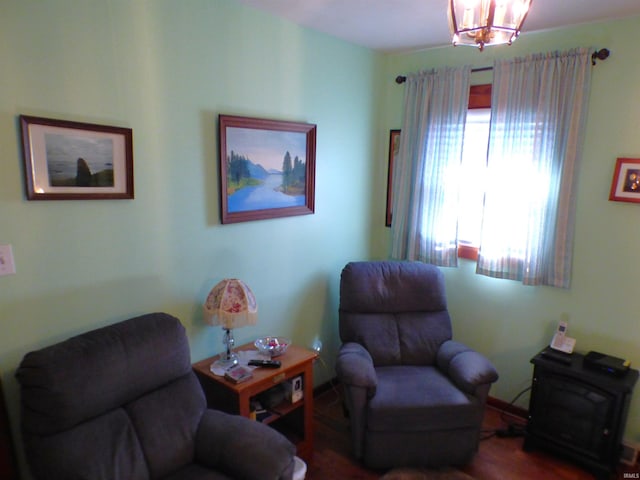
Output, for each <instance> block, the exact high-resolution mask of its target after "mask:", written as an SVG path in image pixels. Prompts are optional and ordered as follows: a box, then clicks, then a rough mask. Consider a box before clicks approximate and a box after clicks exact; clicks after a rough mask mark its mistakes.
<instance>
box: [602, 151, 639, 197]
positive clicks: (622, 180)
mask: <svg viewBox="0 0 640 480" xmlns="http://www.w3.org/2000/svg"><path fill="white" fill-rule="evenodd" d="M609 200H612V201H615V202H632V203H640V158H618V159H617V160H616V166H615V169H614V172H613V180H612V182H611V191H610V192H609Z"/></svg>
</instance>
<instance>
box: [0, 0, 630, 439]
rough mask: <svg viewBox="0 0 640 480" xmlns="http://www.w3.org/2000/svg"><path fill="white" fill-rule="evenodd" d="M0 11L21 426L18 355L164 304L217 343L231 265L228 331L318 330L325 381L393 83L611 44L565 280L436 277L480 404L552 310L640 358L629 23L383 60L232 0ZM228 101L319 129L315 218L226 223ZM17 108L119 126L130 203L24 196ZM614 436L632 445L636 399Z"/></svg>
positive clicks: (3, 213)
mask: <svg viewBox="0 0 640 480" xmlns="http://www.w3.org/2000/svg"><path fill="white" fill-rule="evenodd" d="M0 11H2V14H1V15H0V66H1V67H2V74H0V165H1V166H2V169H1V170H0V243H10V244H12V245H13V249H14V255H15V259H16V264H17V270H18V273H17V275H13V276H9V277H0V332H2V333H1V334H0V373H1V374H2V379H3V382H4V384H5V389H6V390H7V391H6V393H7V397H8V401H9V407H10V411H11V412H10V413H11V416H12V418H11V420H12V423H13V425H14V427H16V428H17V420H18V419H17V413H18V393H17V386H16V384H15V381H14V379H13V373H14V371H15V368H16V366H17V364H18V363H19V361H20V359H21V358H22V356H23V355H24V354H25V353H26V352H27V351H29V350H32V349H35V348H40V347H42V346H45V345H48V344H51V343H53V342H55V341H58V340H62V339H65V338H67V337H68V336H70V335H73V334H76V333H79V332H83V331H86V330H89V329H91V328H95V327H98V326H102V325H106V324H109V323H113V322H115V321H117V320H121V319H125V318H129V317H131V316H133V315H137V314H141V313H145V312H149V311H157V310H162V311H167V312H169V313H171V314H174V315H176V316H178V317H179V318H180V319H181V320H182V322H183V323H184V324H185V326H186V328H187V330H188V334H189V338H190V342H191V347H192V355H193V359H194V360H197V359H200V358H203V357H205V356H208V355H210V354H212V353H216V352H217V351H218V350H219V349H220V347H221V345H220V341H221V332H220V331H219V329H216V328H210V327H207V326H206V325H204V324H203V322H202V318H201V314H200V305H201V303H202V301H203V300H204V298H205V296H206V293H207V292H208V290H209V289H210V288H211V286H213V285H214V284H215V283H216V282H217V281H218V280H220V279H222V278H224V277H228V276H237V277H239V278H242V279H244V280H245V281H246V282H247V283H248V284H249V285H250V286H251V287H252V288H253V290H254V292H255V293H256V296H257V298H258V302H259V306H260V318H259V324H258V325H257V326H256V327H249V328H244V329H239V330H237V331H236V336H237V339H238V341H239V342H244V341H250V340H252V339H254V338H255V337H256V336H258V335H259V334H266V333H279V334H284V335H290V336H291V337H292V338H293V340H294V341H295V342H296V343H298V344H301V345H309V344H310V343H311V341H312V340H313V339H314V337H315V336H316V335H318V336H319V337H320V338H321V339H322V340H323V342H324V354H323V357H324V359H325V360H326V362H327V367H326V368H325V367H324V366H323V365H322V364H318V365H317V367H316V371H315V373H316V383H320V382H324V381H326V380H327V379H328V378H330V377H331V376H333V370H332V368H333V357H334V355H335V351H336V349H337V345H338V338H337V327H336V323H337V312H336V309H337V301H338V299H337V288H338V279H339V278H338V277H339V272H340V269H341V268H342V266H343V265H344V264H345V263H346V262H347V261H349V260H354V259H365V258H370V257H371V258H385V257H386V256H387V251H388V235H389V230H388V229H387V228H385V227H384V220H383V218H384V208H385V197H386V162H387V146H388V135H389V129H391V128H399V127H400V105H401V102H402V87H399V86H397V85H396V84H395V83H394V78H395V76H396V75H397V74H401V73H406V72H410V71H415V70H419V69H422V68H430V67H435V66H441V65H459V64H462V63H465V62H469V63H472V64H473V65H475V66H485V65H489V64H491V62H492V60H493V58H494V57H497V58H502V57H512V56H517V55H524V54H526V53H530V52H540V51H547V50H552V49H557V48H559V49H563V48H570V47H573V46H579V45H593V46H596V47H607V48H610V49H611V52H612V56H611V58H609V59H608V60H606V61H605V62H602V63H600V64H599V65H598V66H597V67H595V70H594V77H593V87H592V94H591V104H590V118H589V123H588V132H587V141H586V148H585V158H584V161H583V166H582V170H581V173H580V183H579V193H578V212H577V214H578V219H577V225H576V228H577V231H576V245H575V248H576V251H575V256H574V281H573V284H572V287H571V289H569V290H557V289H550V288H544V287H523V286H520V285H518V284H517V283H515V282H510V281H506V280H492V279H488V278H484V277H480V276H477V275H475V274H474V272H473V268H474V264H473V263H470V262H466V261H463V263H462V265H461V267H460V268H458V269H445V274H446V279H447V287H448V293H449V302H450V309H451V313H452V316H453V321H454V329H455V334H456V337H457V338H459V339H461V340H463V341H465V342H467V343H469V344H470V345H472V346H474V347H476V348H478V349H479V350H481V351H482V352H484V353H486V354H487V355H488V356H489V357H490V358H491V359H492V360H493V361H494V362H495V364H496V365H497V367H498V369H499V371H500V374H501V379H500V381H499V382H498V384H497V385H496V386H495V388H494V389H493V390H492V395H493V396H496V397H498V398H500V399H502V400H507V401H508V400H510V399H511V398H512V397H513V396H514V395H515V394H516V393H517V392H518V391H520V390H521V389H522V388H523V387H525V386H527V385H528V384H529V382H530V376H531V367H530V365H529V363H528V360H529V358H530V357H531V356H532V355H533V354H535V352H536V351H538V350H539V349H540V348H542V347H543V346H544V344H545V343H546V342H548V340H549V339H550V337H551V334H552V331H553V328H554V326H555V324H556V322H557V321H558V320H559V318H560V315H561V314H562V313H564V312H566V313H568V314H569V316H570V322H571V325H570V332H571V335H572V336H575V337H577V339H578V349H579V350H581V351H588V350H591V349H594V350H600V351H605V352H608V353H611V354H617V355H619V356H625V357H628V358H630V359H631V360H632V362H633V363H634V364H635V365H636V366H638V365H640V356H639V355H640V353H638V351H639V350H640V349H639V348H638V346H639V343H640V331H639V330H640V326H639V325H638V321H637V319H636V316H635V314H636V308H635V302H636V298H638V293H639V292H638V287H637V286H636V284H635V282H634V280H635V275H634V259H635V255H634V254H635V253H636V252H635V244H636V243H637V240H638V239H639V238H640V225H639V222H637V221H635V217H636V216H637V215H639V214H640V210H638V209H639V208H640V207H638V206H636V205H632V204H624V203H613V202H608V201H607V195H608V189H609V185H610V182H611V175H612V171H613V164H614V162H615V158H616V157H619V156H640V135H638V131H639V128H638V127H639V126H640V125H639V123H640V122H639V121H638V118H639V117H638V115H637V111H638V110H639V107H640V87H637V79H638V78H640V75H639V74H640V71H639V70H640V53H637V51H636V49H635V47H634V45H635V43H636V42H635V40H636V37H637V33H636V32H637V30H638V27H640V20H639V19H637V18H635V19H628V20H623V21H619V22H614V23H605V24H597V25H590V26H583V27H578V28H572V29H569V30H567V31H564V32H550V33H549V34H548V35H542V34H523V36H522V38H521V39H520V40H518V41H517V42H516V43H515V44H514V45H513V46H511V47H498V48H492V49H487V50H486V51H485V52H484V53H482V54H480V53H479V52H477V51H475V50H473V49H466V48H464V47H458V48H455V49H454V48H452V47H446V48H442V49H432V50H426V51H422V52H418V53H413V54H407V55H397V54H396V55H380V54H375V53H373V52H371V51H369V50H367V49H363V48H360V47H356V46H352V45H349V44H347V43H344V42H341V41H338V40H335V39H332V38H330V37H328V36H325V35H322V34H319V33H316V32H313V31H310V30H307V29H303V28H300V27H297V26H295V25H293V24H291V23H289V22H285V21H283V20H279V19H277V18H275V17H272V16H268V15H265V14H262V13H259V12H257V11H255V10H253V9H249V8H245V7H243V6H240V5H238V4H236V3H235V2H234V1H233V0H181V1H179V2H178V1H173V0H148V1H141V0H137V1H129V0H87V1H82V2H79V1H73V0H55V1H53V0H49V1H44V2H43V1H37V0H0ZM474 80H475V82H476V83H484V82H487V81H489V80H490V75H487V74H477V76H475V77H474ZM219 113H228V114H239V115H246V116H253V117H263V118H274V119H284V120H294V121H305V122H310V123H315V124H317V125H318V146H317V167H316V213H315V214H314V215H309V216H301V217H292V218H285V219H275V220H266V221H257V222H248V223H241V224H235V225H221V224H220V223H219V217H218V209H219V199H218V173H217V162H218V154H217V133H216V132H217V130H216V127H217V124H216V120H217V115H218V114H219ZM19 114H29V115H38V116H43V117H50V118H64V119H69V120H77V121H83V122H93V123H104V124H108V125H119V126H127V127H131V128H132V129H133V133H134V163H135V179H136V198H135V200H132V201H128V200H120V201H68V202H63V201H54V202H27V201H26V200H25V199H24V186H23V185H24V181H23V172H22V159H21V149H20V147H19V145H20V143H19V142H20V139H19V129H18V123H17V116H18V115H19ZM605 249H606V251H605ZM520 405H522V406H526V398H525V399H523V400H522V401H521V402H520ZM626 436H627V438H629V439H630V440H632V441H635V442H640V394H638V393H636V395H635V397H634V401H633V405H632V411H631V415H630V418H629V423H628V428H627V435H626Z"/></svg>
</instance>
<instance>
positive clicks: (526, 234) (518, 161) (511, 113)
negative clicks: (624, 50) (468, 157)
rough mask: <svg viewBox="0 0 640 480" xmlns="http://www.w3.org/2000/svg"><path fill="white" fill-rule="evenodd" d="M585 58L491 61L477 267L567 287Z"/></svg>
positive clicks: (583, 53) (587, 72) (575, 54)
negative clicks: (484, 175)
mask: <svg viewBox="0 0 640 480" xmlns="http://www.w3.org/2000/svg"><path fill="white" fill-rule="evenodd" d="M590 59H591V50H588V49H575V50H571V51H569V52H564V53H558V52H555V53H548V54H539V55H532V56H528V57H525V58H518V59H515V60H508V61H497V62H495V64H494V70H493V94H492V99H491V127H490V134H489V151H488V158H487V166H488V177H487V178H489V179H490V180H489V183H488V184H487V190H486V194H485V206H484V215H483V227H482V235H481V241H480V249H479V255H478V264H477V273H480V274H483V275H488V276H491V277H497V278H508V279H512V280H520V281H522V282H523V283H524V284H525V285H551V286H555V287H563V288H568V287H569V283H570V275H571V261H572V254H573V233H574V216H575V196H576V177H577V174H576V173H577V168H578V164H579V161H580V156H581V150H582V149H581V147H582V143H583V132H584V126H585V123H586V113H587V104H588V99H589V89H590V79H591V66H590ZM403 134H404V132H403Z"/></svg>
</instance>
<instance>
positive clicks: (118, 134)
mask: <svg viewBox="0 0 640 480" xmlns="http://www.w3.org/2000/svg"><path fill="white" fill-rule="evenodd" d="M20 126H21V130H22V146H23V158H24V168H25V180H26V187H27V199H28V200H106V199H128V198H133V133H132V131H131V129H130V128H123V127H111V126H107V125H94V124H90V123H80V122H72V121H67V120H55V119H50V118H40V117H30V116H26V115H21V116H20Z"/></svg>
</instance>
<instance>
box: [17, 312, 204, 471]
mask: <svg viewBox="0 0 640 480" xmlns="http://www.w3.org/2000/svg"><path fill="white" fill-rule="evenodd" d="M16 375H17V377H18V380H19V382H20V383H21V386H22V410H23V413H22V428H23V436H24V443H25V450H26V452H27V457H28V458H29V463H30V466H31V468H32V470H33V473H34V474H35V475H36V476H37V477H38V478H65V479H72V478H86V479H102V478H104V479H107V478H108V479H128V480H136V479H148V478H161V477H163V476H166V475H168V474H169V473H171V472H173V471H176V470H178V469H179V468H181V467H183V466H184V465H187V464H190V463H191V462H192V461H193V458H194V455H195V437H196V431H197V429H198V425H199V423H200V418H201V417H202V414H203V411H204V410H205V408H206V402H205V398H204V394H203V392H202V389H201V387H200V385H199V383H198V380H197V379H196V377H195V375H194V374H193V373H192V371H191V362H190V352H189V345H188V342H187V338H186V335H185V333H184V327H183V326H182V324H181V323H180V322H179V321H178V320H177V319H176V318H174V317H172V316H170V315H167V314H162V313H156V314H149V315H144V316H142V317H138V318H134V319H131V320H127V321H124V322H121V323H118V324H115V325H111V326H108V327H104V328H101V329H98V330H94V331H92V332H88V333H85V334H83V335H79V336H76V337H73V338H70V339H69V340H66V341H64V342H61V343H58V344H56V345H53V346H50V347H47V348H44V349H42V350H38V351H36V352H30V353H28V354H27V355H26V356H25V357H24V359H23V361H22V363H21V366H20V368H19V369H18V372H17V374H16ZM72 472H73V473H72ZM78 472H83V473H82V474H81V475H80V476H78Z"/></svg>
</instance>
